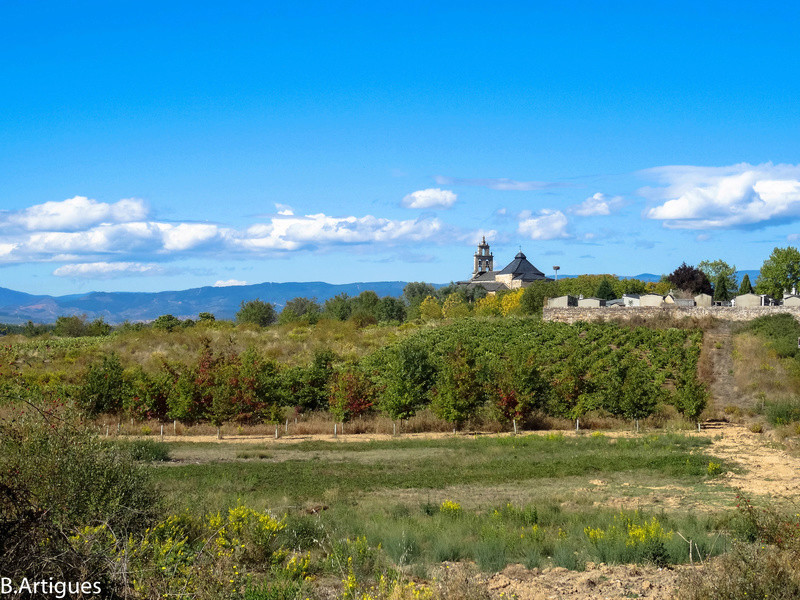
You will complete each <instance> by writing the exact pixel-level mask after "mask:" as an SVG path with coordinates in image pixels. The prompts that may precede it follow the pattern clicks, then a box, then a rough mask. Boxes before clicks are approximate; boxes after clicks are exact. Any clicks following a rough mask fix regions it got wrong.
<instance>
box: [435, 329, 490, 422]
mask: <svg viewBox="0 0 800 600" xmlns="http://www.w3.org/2000/svg"><path fill="white" fill-rule="evenodd" d="M485 401H486V393H485V391H484V387H483V385H482V384H481V382H480V380H479V377H478V373H477V369H476V365H475V356H474V354H473V353H471V352H469V351H468V350H467V349H466V348H465V347H464V346H462V345H460V344H459V345H458V346H457V347H456V349H455V350H454V351H453V352H451V353H449V354H448V355H447V356H446V357H445V360H444V365H443V366H442V368H441V369H440V370H439V375H438V377H437V380H436V394H435V395H434V398H433V401H432V403H431V408H432V409H433V412H434V413H435V414H436V415H437V416H438V417H439V418H441V419H444V420H445V421H449V422H451V423H453V425H454V426H455V427H457V428H460V427H461V425H462V424H463V423H464V421H466V420H467V419H469V418H470V417H473V416H474V415H475V412H476V411H477V410H478V408H479V407H480V406H481V405H482V404H483V403H484V402H485Z"/></svg>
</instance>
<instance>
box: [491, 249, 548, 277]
mask: <svg viewBox="0 0 800 600" xmlns="http://www.w3.org/2000/svg"><path fill="white" fill-rule="evenodd" d="M494 274H495V275H508V274H511V275H512V276H513V278H514V279H522V281H535V280H537V279H547V277H546V276H545V274H544V273H542V272H541V271H540V270H539V269H537V268H536V267H534V266H533V265H532V264H531V263H530V262H528V259H527V258H526V257H525V255H524V254H523V253H522V252H519V253H518V254H517V255H516V256H515V257H514V260H512V261H511V262H510V263H508V265H506V268H505V269H503V270H502V271H498V272H495V273H494Z"/></svg>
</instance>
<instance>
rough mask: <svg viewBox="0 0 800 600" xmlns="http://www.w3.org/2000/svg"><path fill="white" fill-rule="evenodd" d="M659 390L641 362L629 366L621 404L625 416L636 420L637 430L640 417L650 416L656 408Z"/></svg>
mask: <svg viewBox="0 0 800 600" xmlns="http://www.w3.org/2000/svg"><path fill="white" fill-rule="evenodd" d="M657 391H658V390H657V388H656V386H655V384H654V383H653V380H652V379H651V378H650V377H649V375H648V373H647V369H646V368H644V367H641V366H640V365H639V364H631V365H630V366H629V367H628V369H627V372H626V374H625V380H624V383H623V385H622V395H621V398H620V404H619V406H620V409H621V413H622V415H623V416H624V417H626V418H627V419H632V420H634V421H636V430H637V431H638V430H639V419H645V418H647V417H649V416H650V415H651V414H653V411H654V410H655V409H656V405H657V404H658V395H657Z"/></svg>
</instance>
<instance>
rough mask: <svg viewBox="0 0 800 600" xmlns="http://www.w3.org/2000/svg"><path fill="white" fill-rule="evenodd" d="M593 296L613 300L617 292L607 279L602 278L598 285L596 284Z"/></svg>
mask: <svg viewBox="0 0 800 600" xmlns="http://www.w3.org/2000/svg"><path fill="white" fill-rule="evenodd" d="M595 296H596V297H597V298H600V299H601V300H613V299H614V298H616V297H617V294H616V292H614V287H613V286H612V285H611V282H610V281H609V280H608V279H605V278H603V281H601V282H600V285H599V286H597V291H596V292H595Z"/></svg>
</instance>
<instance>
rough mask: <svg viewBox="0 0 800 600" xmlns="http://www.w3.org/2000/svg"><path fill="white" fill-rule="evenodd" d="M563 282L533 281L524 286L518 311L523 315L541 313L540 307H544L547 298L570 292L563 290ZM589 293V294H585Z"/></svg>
mask: <svg viewBox="0 0 800 600" xmlns="http://www.w3.org/2000/svg"><path fill="white" fill-rule="evenodd" d="M563 285H564V284H563V283H562V282H561V281H558V282H555V281H533V282H531V284H530V285H529V286H528V287H526V288H525V292H524V293H523V294H522V300H521V301H520V311H521V312H522V314H525V315H541V314H542V307H544V305H545V303H546V302H547V299H548V298H557V297H558V296H561V295H564V294H568V293H572V292H568V291H563ZM587 295H591V294H587Z"/></svg>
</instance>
